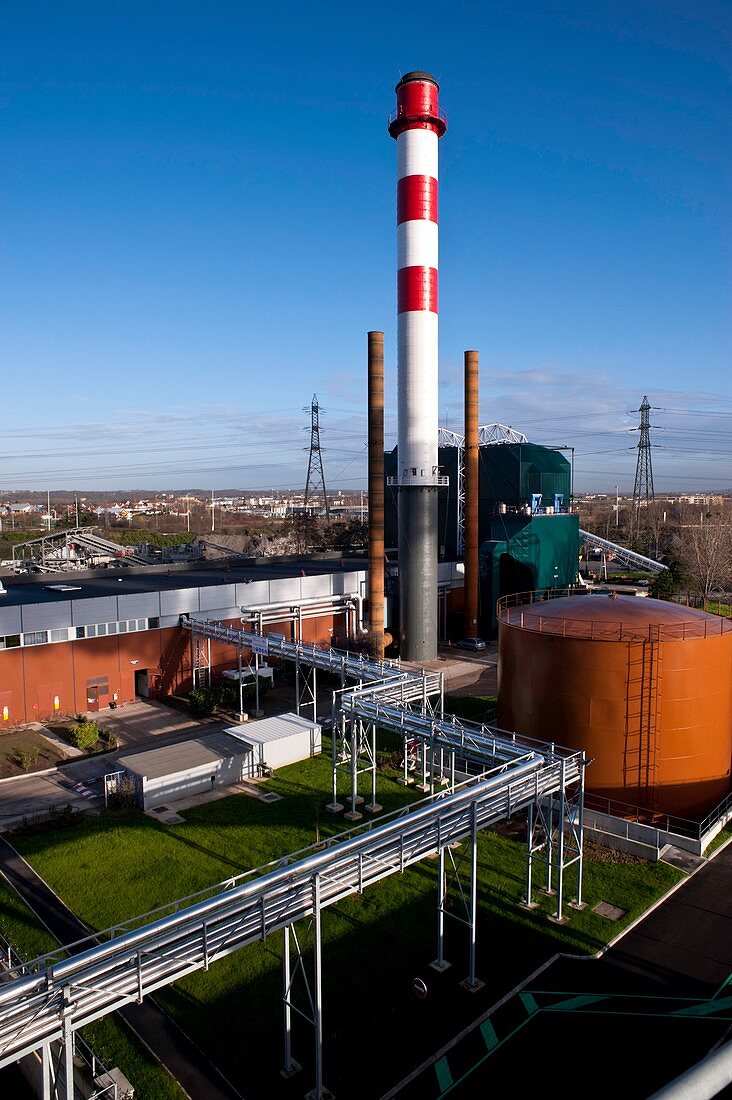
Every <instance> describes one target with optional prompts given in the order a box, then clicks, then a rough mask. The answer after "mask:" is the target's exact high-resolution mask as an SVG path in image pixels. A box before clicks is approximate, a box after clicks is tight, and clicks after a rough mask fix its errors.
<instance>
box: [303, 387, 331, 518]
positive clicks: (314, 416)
mask: <svg viewBox="0 0 732 1100" xmlns="http://www.w3.org/2000/svg"><path fill="white" fill-rule="evenodd" d="M308 407H309V408H310V455H309V457H308V476H307V479H306V481H305V507H306V508H307V506H308V504H309V503H310V498H311V497H314V496H316V495H317V494H318V493H320V492H322V494H323V508H324V510H325V519H326V522H330V509H329V508H328V493H327V491H326V488H325V471H324V470H323V452H322V450H321V447H320V407H319V405H318V395H317V394H315V393H314V394H313V400H312V402H311V403H310V406H307V405H306V406H305V407H304V409H303V412H307V411H308Z"/></svg>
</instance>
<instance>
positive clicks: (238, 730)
mask: <svg viewBox="0 0 732 1100" xmlns="http://www.w3.org/2000/svg"><path fill="white" fill-rule="evenodd" d="M316 728H317V729H319V728H320V725H319V723H318V722H314V721H313V720H312V718H303V716H302V715H301V714H278V715H276V716H275V717H274V718H262V719H260V720H259V721H258V722H245V723H243V724H242V725H240V726H228V727H227V728H226V729H225V730H224V733H229V734H231V736H232V737H238V738H239V740H241V741H247V742H248V743H249V744H258V745H262V744H264V743H265V742H266V741H279V740H281V739H282V738H283V737H297V735H298V734H302V733H305V732H306V731H309V730H312V729H316Z"/></svg>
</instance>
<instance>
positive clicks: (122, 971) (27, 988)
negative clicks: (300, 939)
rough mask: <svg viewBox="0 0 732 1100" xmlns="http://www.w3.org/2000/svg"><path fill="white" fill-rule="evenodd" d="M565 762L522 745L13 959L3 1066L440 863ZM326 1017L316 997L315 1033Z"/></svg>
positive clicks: (0, 1000)
mask: <svg viewBox="0 0 732 1100" xmlns="http://www.w3.org/2000/svg"><path fill="white" fill-rule="evenodd" d="M567 763H568V760H567V759H566V758H562V759H561V760H559V759H555V760H554V761H552V762H547V761H546V760H545V759H544V758H542V756H541V755H540V754H539V753H536V752H530V753H527V754H525V755H524V757H523V758H522V759H516V760H514V761H513V762H512V763H511V764H504V765H503V766H502V767H501V768H500V769H498V770H497V771H496V772H495V773H494V774H492V775H490V776H488V777H487V778H482V779H479V780H475V779H473V780H470V781H468V783H467V784H466V785H465V786H464V787H463V788H462V789H460V790H457V791H455V792H453V793H447V792H443V793H442V794H440V795H439V796H438V797H437V798H436V799H435V800H429V801H428V802H427V804H419V805H417V806H416V807H410V808H409V809H407V810H406V811H400V812H399V813H398V815H395V816H394V818H393V819H392V820H384V821H381V822H379V823H378V824H375V823H373V822H372V823H369V825H367V826H362V827H361V828H360V829H359V830H356V831H355V835H350V836H346V837H345V839H344V838H343V835H342V834H341V836H339V837H336V838H334V840H332V841H331V842H330V843H329V844H328V845H327V846H326V849H325V850H324V851H318V852H313V851H312V849H311V850H308V851H306V853H305V854H302V853H301V854H300V856H301V858H297V855H296V856H294V857H293V856H288V857H285V859H283V860H281V861H279V864H268V865H267V866H266V867H263V868H259V869H257V870H255V871H250V872H247V873H246V874H245V875H241V876H238V877H237V878H232V879H230V880H228V881H226V882H224V883H220V884H219V885H218V886H217V887H216V888H213V889H214V893H213V896H210V895H211V891H210V890H209V891H205V892H203V893H202V894H199V895H193V896H192V897H189V898H186V899H183V900H182V901H179V902H176V903H174V904H173V905H171V906H167V907H164V908H163V909H159V910H155V911H153V912H151V913H148V914H145V915H144V916H142V917H138V918H136V919H135V920H131V921H129V922H127V923H124V924H121V925H119V924H118V925H115V926H114V927H113V928H110V929H107V930H106V931H104V932H101V933H99V934H97V935H95V936H94V937H89V938H88V939H86V940H81V941H79V942H77V943H76V944H72V945H70V946H69V947H67V948H65V949H63V950H58V951H55V952H52V953H49V954H46V955H43V956H41V957H40V958H38V959H36V960H34V961H33V962H30V963H24V964H21V965H18V966H17V967H16V968H15V970H14V973H15V974H16V977H15V978H13V977H12V975H9V977H10V980H8V981H6V982H5V983H3V984H2V985H1V986H0V1068H2V1067H3V1066H6V1065H8V1064H9V1063H11V1062H14V1061H15V1060H16V1059H18V1058H20V1057H22V1056H24V1055H26V1054H29V1053H30V1052H32V1051H34V1050H38V1049H39V1048H43V1047H46V1048H47V1047H48V1046H49V1045H50V1044H51V1043H54V1042H57V1041H62V1042H63V1043H64V1044H66V1049H67V1051H70V1050H71V1046H72V1039H73V1033H74V1032H75V1031H76V1030H77V1029H78V1028H80V1027H83V1026H85V1025H86V1024H89V1023H91V1022H92V1021H93V1020H96V1019H99V1018H100V1017H102V1016H106V1015H107V1014H108V1013H110V1012H113V1011H115V1010H116V1009H119V1008H122V1007H123V1006H124V1005H126V1004H129V1003H131V1002H134V1001H137V1002H140V1001H142V999H143V997H145V996H147V995H149V994H150V993H153V992H154V991H155V990H156V989H160V988H161V987H163V986H166V985H170V984H171V983H172V982H175V981H177V980H178V979H180V978H182V977H184V976H185V975H186V974H190V973H192V972H193V971H196V970H207V969H208V967H209V966H210V965H211V963H212V962H215V961H216V960H217V959H220V958H223V957H225V956H226V955H229V954H231V953H232V952H233V951H237V950H239V949H240V948H242V947H245V946H246V945H247V944H251V943H255V942H257V941H260V940H264V939H266V938H267V937H268V936H269V935H271V934H272V933H274V932H276V931H279V930H283V929H284V930H285V932H287V929H288V928H289V927H290V926H291V925H293V924H294V923H295V922H296V921H299V920H302V919H304V918H312V919H314V920H315V921H316V922H318V921H319V915H320V911H321V910H322V909H324V908H326V907H327V906H330V905H333V904H335V903H337V902H338V901H341V900H342V899H343V898H346V897H348V896H349V895H352V894H355V893H360V892H362V891H363V890H364V889H365V888H366V887H368V886H370V885H372V884H374V883H376V882H378V881H380V880H381V879H383V878H386V877H388V876H389V875H393V874H398V873H401V872H403V871H404V870H405V869H406V868H407V867H409V866H411V865H412V864H414V863H417V862H418V861H420V860H422V859H424V858H425V857H427V856H430V855H433V854H434V853H436V852H437V853H439V854H440V858H441V863H442V861H443V859H444V851H445V848H446V847H449V846H450V845H453V844H455V843H457V842H460V841H463V840H465V839H466V838H468V837H470V838H472V842H473V844H474V843H475V837H476V833H477V831H478V830H480V829H484V828H486V827H487V826H489V825H491V824H493V823H494V822H496V821H499V820H501V819H503V818H506V817H508V816H510V815H511V814H512V813H514V812H516V811H519V810H525V809H527V808H528V807H530V806H532V805H533V804H535V803H536V802H537V800H542V799H544V800H545V799H547V798H550V799H551V798H554V797H556V796H557V795H560V796H561V795H562V793H563V792H564V790H565V786H566V784H567V779H568V771H567ZM293 858H294V859H295V860H296V861H295V862H294V863H293V862H291V861H292V860H293ZM442 873H443V874H444V869H443V872H442ZM473 877H474V876H473ZM140 925H142V926H140ZM288 942H289V941H288ZM316 942H317V941H316ZM440 952H441V945H440ZM67 954H68V955H69V957H66V955H67ZM288 958H289V954H288ZM316 964H317V965H318V966H319V955H318V951H317V950H316ZM473 980H475V979H474V977H473ZM318 984H319V983H318ZM287 992H288V993H289V990H288V991H287ZM319 1019H320V1018H319V1006H318V1005H316V1021H314V1022H315V1026H316V1031H317V1032H318V1035H319V1033H320V1023H319ZM318 1041H319V1040H318Z"/></svg>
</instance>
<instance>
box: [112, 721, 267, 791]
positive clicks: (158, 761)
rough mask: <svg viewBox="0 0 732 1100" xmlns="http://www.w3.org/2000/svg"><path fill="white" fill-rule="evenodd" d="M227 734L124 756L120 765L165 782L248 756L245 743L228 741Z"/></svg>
mask: <svg viewBox="0 0 732 1100" xmlns="http://www.w3.org/2000/svg"><path fill="white" fill-rule="evenodd" d="M225 732H226V731H224V732H222V733H210V734H206V735H205V736H203V737H195V738H192V739H191V740H190V741H179V742H178V743H177V744H175V745H161V746H160V748H157V749H146V750H144V751H143V752H135V753H131V754H130V755H128V756H120V757H119V760H118V765H119V767H120V768H124V769H125V771H127V772H129V773H130V774H131V775H139V776H145V777H146V778H147V779H161V778H162V777H163V776H166V775H177V774H178V773H179V772H187V771H191V770H193V769H195V768H201V767H204V766H205V765H209V764H214V765H215V764H217V763H218V762H219V761H220V760H230V759H231V758H232V757H235V756H243V755H245V753H246V751H247V750H246V748H245V747H244V745H242V744H241V739H239V740H238V741H236V740H234V739H233V738H231V737H226V736H224V733H225Z"/></svg>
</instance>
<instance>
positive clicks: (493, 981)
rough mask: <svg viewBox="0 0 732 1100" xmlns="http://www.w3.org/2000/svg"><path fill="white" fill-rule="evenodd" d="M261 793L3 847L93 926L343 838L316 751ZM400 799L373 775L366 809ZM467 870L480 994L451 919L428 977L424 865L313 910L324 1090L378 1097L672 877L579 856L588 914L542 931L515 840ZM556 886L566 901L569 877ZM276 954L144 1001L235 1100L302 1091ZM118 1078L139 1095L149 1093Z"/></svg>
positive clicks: (429, 894)
mask: <svg viewBox="0 0 732 1100" xmlns="http://www.w3.org/2000/svg"><path fill="white" fill-rule="evenodd" d="M267 786H268V788H269V789H270V790H273V791H276V792H277V793H279V794H281V795H283V799H282V801H280V802H275V803H271V804H263V803H261V802H258V801H255V800H253V799H250V798H247V797H246V796H243V795H238V796H233V797H231V798H227V799H222V800H221V801H217V802H212V803H209V804H208V805H204V806H200V807H198V808H196V809H191V810H186V811H185V813H184V816H185V819H186V820H185V823H184V824H182V825H177V826H170V827H166V826H164V825H162V824H161V823H160V822H158V821H154V820H152V819H151V818H148V817H146V816H144V815H142V814H139V813H119V812H118V813H115V814H110V815H109V816H106V817H101V818H96V819H94V818H91V819H88V820H86V821H84V822H83V823H81V824H79V825H76V826H71V827H67V828H58V829H57V830H55V831H54V832H49V833H42V834H41V833H39V834H35V835H26V836H22V837H20V836H19V837H17V838H16V839H15V841H14V842H15V843H17V847H18V848H19V850H20V851H21V852H22V853H23V855H25V856H26V858H27V859H28V860H29V861H30V862H31V863H32V865H33V866H34V867H35V868H36V870H37V871H38V872H39V873H40V874H41V875H42V876H43V878H44V879H45V880H46V881H47V882H48V883H49V885H51V886H52V887H53V889H55V890H56V891H57V892H58V893H59V894H60V895H61V896H62V897H63V898H64V899H65V900H66V901H67V902H68V903H69V904H70V905H71V906H72V907H73V908H74V910H75V911H76V912H77V913H78V914H79V916H80V917H81V918H82V919H84V920H85V921H87V923H89V924H90V925H92V926H94V927H96V928H102V927H106V926H108V925H110V924H112V923H114V922H116V921H120V920H122V919H124V918H127V917H130V916H131V915H133V914H136V913H141V912H144V911H145V910H147V909H150V908H152V907H154V906H156V905H160V904H163V903H165V902H169V901H172V900H174V899H175V898H179V897H182V896H184V895H186V894H189V893H191V892H193V891H195V890H197V889H201V888H205V887H208V886H210V885H211V884H213V883H214V882H216V881H219V880H221V879H223V878H226V877H229V876H231V875H234V874H236V873H238V872H240V871H243V870H246V869H248V868H250V867H256V866H258V865H261V864H263V863H265V862H266V861H268V860H270V859H273V858H276V857H278V856H281V855H283V854H285V853H287V852H289V851H295V850H298V849H301V848H303V847H304V846H305V845H308V844H310V843H312V842H313V841H314V840H315V839H316V836H317V835H318V833H319V835H320V836H321V837H322V836H325V835H328V834H331V833H333V832H336V831H339V830H340V829H342V827H343V822H342V819H340V818H338V819H334V818H332V817H331V816H330V815H328V814H327V813H326V811H325V808H324V807H325V804H326V803H327V802H329V801H330V793H329V786H330V760H329V757H328V756H324V757H320V758H317V759H315V760H309V761H306V762H304V763H302V764H297V765H293V766H291V767H289V768H283V769H282V770H281V771H280V772H278V773H277V775H276V776H275V777H274V778H273V779H272V780H270V781H269V782H268V784H267ZM326 792H327V793H326ZM413 797H414V795H413V793H412V792H409V791H405V790H404V789H403V788H402V787H400V786H399V785H398V784H397V783H396V781H395V778H394V777H388V776H385V775H382V776H381V777H380V783H379V790H378V800H379V801H380V802H381V803H382V805H383V806H384V808H385V810H387V811H388V810H391V809H396V808H398V807H400V806H403V805H404V804H405V803H406V802H407V801H409V800H411V799H412V798H413ZM517 827H518V828H519V829H520V825H519V823H517ZM464 851H465V846H464V845H463V846H462V848H460V849H458V850H456V851H455V852H454V853H453V854H454V855H455V856H456V858H458V859H459V858H460V857H461V856H462V855H463V853H464ZM479 865H480V877H479V906H480V911H479V924H478V974H479V977H480V978H481V979H483V980H484V981H485V983H486V986H485V988H484V989H483V990H482V991H481V992H479V993H476V994H469V993H467V992H466V991H465V990H464V989H462V988H461V987H460V985H459V982H460V981H461V980H462V979H463V978H464V977H465V976H466V974H467V959H468V956H467V938H466V931H465V929H464V927H463V926H461V925H459V924H458V923H457V922H456V921H449V920H448V922H447V950H446V957H447V959H448V960H450V961H451V962H452V963H453V966H452V967H451V969H449V970H448V971H446V972H445V973H443V974H439V975H438V974H437V973H435V972H434V971H433V970H431V969H430V967H429V963H430V962H431V961H432V960H433V959H434V957H435V953H436V942H435V930H436V906H435V891H436V862H435V861H431V860H427V861H425V862H424V863H422V864H420V865H418V866H417V867H414V868H412V869H411V870H409V871H408V872H407V873H405V874H404V875H396V876H392V877H391V878H389V879H386V880H385V881H383V882H382V883H380V884H379V885H378V886H375V887H372V888H370V889H369V890H367V891H366V892H365V893H364V894H363V895H360V896H356V897H353V898H350V899H348V900H347V901H345V902H343V903H341V904H340V905H338V906H336V907H334V908H333V909H328V910H326V911H325V913H324V916H323V949H324V970H323V998H324V1029H325V1060H324V1079H325V1083H326V1085H327V1086H328V1087H329V1088H330V1089H332V1090H333V1091H334V1092H335V1094H336V1095H340V1096H344V1097H345V1096H347V1097H349V1100H358V1098H360V1097H364V1098H366V1097H368V1098H372V1097H375V1096H378V1095H380V1093H381V1092H382V1091H383V1090H384V1089H385V1088H386V1087H388V1085H389V1084H392V1083H393V1082H394V1081H395V1080H397V1079H399V1077H401V1076H402V1075H403V1074H404V1073H405V1072H407V1071H408V1070H409V1069H410V1068H411V1067H412V1066H414V1065H416V1064H418V1063H419V1061H420V1060H422V1059H423V1058H424V1057H426V1056H427V1055H428V1054H430V1053H431V1052H432V1051H434V1049H435V1048H436V1047H437V1046H438V1045H439V1044H441V1043H442V1042H444V1041H446V1040H447V1039H448V1038H450V1037H451V1036H452V1035H453V1034H455V1033H456V1032H457V1031H459V1030H460V1029H461V1028H462V1027H464V1026H465V1025H467V1024H468V1023H469V1022H471V1021H472V1020H473V1019H475V1017H476V1016H477V1015H479V1014H480V1013H481V1012H482V1011H484V1010H485V1009H486V1008H488V1007H489V1006H490V1005H491V1004H493V1003H494V1001H495V1000H496V999H497V998H498V997H499V996H501V995H502V994H503V993H504V992H506V991H508V990H509V989H510V988H512V987H513V986H514V985H515V984H516V983H517V982H519V981H521V980H522V979H523V978H524V977H525V976H526V975H527V974H528V973H529V972H530V971H531V970H533V969H534V968H535V967H536V966H537V965H538V964H539V963H540V962H542V961H544V960H545V959H546V958H548V957H549V956H551V955H552V954H553V953H555V952H557V951H569V952H579V953H583V954H587V953H591V952H594V951H596V950H597V949H598V948H599V947H600V946H602V945H603V944H604V943H606V942H607V941H608V939H610V938H611V937H614V936H615V935H616V934H617V933H618V932H619V931H620V930H621V928H622V927H624V926H626V925H627V924H628V923H629V922H630V921H632V920H633V919H634V918H635V917H637V916H638V915H640V914H641V913H642V912H643V911H644V910H645V909H646V908H647V907H648V905H650V904H651V903H652V902H653V901H654V900H655V899H656V898H657V897H658V896H659V895H660V894H662V893H663V892H665V891H666V890H667V889H668V888H669V887H670V886H672V885H673V884H674V883H675V882H676V881H678V878H679V877H681V876H680V873H679V872H677V871H675V870H673V869H672V868H670V867H667V866H666V865H664V864H644V863H616V862H607V861H604V860H599V859H598V860H595V859H588V860H586V863H585V900H586V901H587V902H588V903H589V904H588V907H587V908H586V909H585V910H583V911H582V912H571V911H570V912H571V919H570V921H569V922H568V923H567V924H566V925H564V926H562V927H557V926H556V925H554V924H552V923H551V922H550V921H548V919H547V916H548V913H549V912H550V911H551V902H550V899H543V901H542V905H541V907H540V908H539V909H536V910H533V911H532V912H528V911H526V910H523V909H520V908H518V903H519V901H520V900H521V897H522V890H523V883H524V871H525V848H524V845H523V844H522V843H521V842H520V841H519V840H517V839H512V838H511V837H510V836H507V835H502V832H501V833H499V832H495V831H489V832H485V833H483V834H481V836H480V841H479ZM537 873H538V871H537ZM567 879H568V880H569V881H568V882H567V883H566V888H567V897H568V899H569V898H571V896H572V889H573V884H574V882H573V876H572V873H571V872H570V873H569V874H568V875H567ZM598 901H607V902H610V903H611V904H613V905H616V906H618V907H619V908H622V909H625V910H627V916H626V917H625V918H624V920H623V921H621V922H619V923H615V924H613V923H610V922H608V921H606V920H604V919H603V918H602V917H599V916H597V915H596V914H594V913H593V912H592V906H594V905H595V904H596V903H597V902H598ZM455 913H456V915H458V913H459V906H458V904H457V903H456V905H455ZM281 949H282V941H281V938H280V937H279V936H273V937H271V938H270V939H269V940H268V941H266V942H265V943H263V944H256V945H253V946H251V947H248V948H245V949H243V950H242V951H239V952H237V953H236V954H234V955H232V956H230V957H229V958H227V959H223V960H221V961H220V962H218V963H216V964H215V965H214V966H213V967H212V968H211V970H210V971H209V972H208V973H203V972H200V973H197V974H194V975H191V976H189V977H188V978H186V979H185V980H184V981H182V982H180V983H179V984H178V985H176V986H175V987H172V988H168V989H166V990H162V991H159V992H158V993H157V994H156V997H157V998H158V1000H159V1001H160V1002H161V1003H162V1004H163V1005H164V1006H165V1007H166V1008H167V1010H168V1011H169V1012H170V1013H171V1014H172V1015H173V1016H174V1017H176V1018H177V1019H178V1020H179V1022H180V1023H181V1025H182V1026H183V1027H184V1029H185V1030H186V1031H187V1032H188V1034H189V1035H190V1036H191V1037H192V1038H193V1039H194V1040H195V1041H196V1042H197V1043H198V1044H199V1045H200V1046H201V1047H202V1048H204V1049H205V1050H206V1051H207V1052H208V1053H209V1054H210V1055H211V1056H212V1057H213V1058H214V1060H216V1061H217V1062H218V1063H219V1064H220V1066H221V1068H222V1069H223V1071H224V1072H225V1073H226V1074H227V1076H229V1077H230V1078H231V1079H232V1080H233V1081H234V1082H235V1083H236V1084H237V1085H238V1086H239V1088H240V1089H241V1091H242V1092H244V1093H245V1094H246V1095H247V1096H248V1097H255V1098H256V1097H277V1096H282V1097H295V1096H297V1097H301V1096H302V1094H303V1092H304V1091H305V1090H306V1089H307V1088H309V1087H310V1086H311V1085H312V1077H311V1070H310V1068H309V1067H310V1064H311V1058H310V1054H311V1046H312V1038H311V1032H310V1031H309V1030H308V1028H307V1026H306V1025H305V1024H304V1023H302V1022H300V1021H296V1024H295V1036H294V1046H293V1054H294V1056H295V1057H296V1058H297V1060H298V1061H300V1062H301V1063H302V1064H303V1066H304V1067H305V1071H304V1073H303V1074H300V1075H298V1077H296V1078H295V1079H293V1080H292V1081H290V1082H284V1081H283V1080H282V1079H281V1077H280V1076H279V1073H278V1071H279V1068H280V1066H281V1063H282V1053H281V1048H282V1004H281V995H282V991H281V976H280V975H281ZM415 977H421V978H423V980H424V981H425V982H426V983H427V986H428V990H429V993H428V996H427V997H425V998H424V999H422V1000H418V999H417V998H416V997H415V996H414V993H413V990H412V982H413V979H414V978H415ZM357 1064H358V1065H359V1066H360V1067H361V1068H360V1069H356V1068H355V1067H356V1066H357ZM123 1068H124V1067H123ZM130 1076H131V1077H132V1079H133V1082H134V1083H135V1085H136V1087H137V1092H136V1095H137V1096H138V1097H139V1098H140V1100H157V1097H158V1096H159V1095H161V1094H160V1093H157V1092H155V1091H154V1089H153V1091H150V1090H149V1088H148V1087H147V1086H146V1085H145V1084H144V1083H143V1081H142V1080H135V1078H134V1075H133V1074H130Z"/></svg>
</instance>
